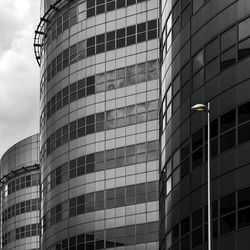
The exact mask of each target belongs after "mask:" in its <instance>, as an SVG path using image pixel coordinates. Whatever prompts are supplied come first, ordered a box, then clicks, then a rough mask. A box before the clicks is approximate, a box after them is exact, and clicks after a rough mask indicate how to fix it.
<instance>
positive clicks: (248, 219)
mask: <svg viewBox="0 0 250 250" xmlns="http://www.w3.org/2000/svg"><path fill="white" fill-rule="evenodd" d="M247 226H250V208H247V209H244V210H241V211H239V213H238V227H239V228H242V227H247Z"/></svg>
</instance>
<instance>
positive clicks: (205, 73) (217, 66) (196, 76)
mask: <svg viewBox="0 0 250 250" xmlns="http://www.w3.org/2000/svg"><path fill="white" fill-rule="evenodd" d="M248 19H249V18H248ZM248 19H244V20H242V21H241V22H239V23H237V24H235V25H233V26H231V28H232V27H234V28H235V32H236V34H235V35H236V41H235V43H233V45H231V46H229V47H227V48H226V49H224V50H223V51H221V48H220V47H221V46H220V44H219V47H218V51H217V52H216V53H215V55H214V56H213V57H211V56H210V55H206V54H205V53H204V52H203V54H204V66H203V67H201V68H200V70H199V71H195V72H194V70H193V69H191V71H192V72H191V73H192V90H193V91H196V90H198V89H199V88H200V87H202V86H203V85H204V84H205V83H206V82H207V81H208V80H211V79H212V78H213V77H215V76H216V75H217V74H220V72H221V71H223V70H225V69H226V68H228V67H230V66H232V65H235V64H236V63H238V62H239V61H241V60H243V59H245V58H247V57H249V55H250V34H246V36H245V37H243V38H242V39H241V40H239V35H237V34H239V26H240V25H241V24H242V23H244V22H247V21H248ZM229 30H230V29H229ZM227 31H228V28H227V30H226V31H223V32H222V33H221V34H219V35H217V36H216V37H213V38H212V39H211V40H210V41H209V42H208V43H207V44H205V45H204V47H203V48H201V49H200V50H199V52H201V51H205V50H206V49H207V48H208V47H209V46H210V45H211V44H212V43H214V42H215V40H219V42H220V41H221V36H222V35H223V34H224V33H226V32H227ZM163 32H164V31H163ZM164 33H166V32H164ZM162 43H163V42H161V44H162ZM244 43H245V44H247V45H245V47H244V49H243V50H242V51H240V46H241V45H242V44H244ZM242 46H243V45H242ZM163 49H164V48H162V47H161V51H162V50H163ZM231 50H233V54H234V56H233V58H234V59H233V60H231V59H232V58H231V59H230V58H229V59H228V60H226V61H224V66H225V67H224V66H222V67H221V63H220V62H221V58H222V57H223V53H224V54H226V53H229V52H230V51H231ZM199 52H198V53H199ZM198 53H196V54H195V55H194V57H193V58H195V56H196V55H197V54H198ZM240 53H241V55H240ZM225 56H226V55H225ZM161 62H162V64H164V58H163V57H162V52H161ZM184 68H185V66H184V67H183V68H182V69H181V70H180V72H183V71H184ZM189 78H190V77H189ZM198 81H199V82H198ZM164 82H165V81H164V80H163V81H162V83H163V84H164ZM185 82H186V81H185ZM182 83H184V82H183V80H182ZM196 83H198V85H197V84H196ZM194 84H196V85H195V86H194ZM165 92H166V90H165ZM165 92H164V93H162V96H164V95H165Z"/></svg>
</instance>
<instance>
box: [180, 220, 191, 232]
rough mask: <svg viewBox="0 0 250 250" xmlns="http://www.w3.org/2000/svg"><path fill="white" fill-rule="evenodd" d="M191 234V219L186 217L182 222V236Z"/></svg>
mask: <svg viewBox="0 0 250 250" xmlns="http://www.w3.org/2000/svg"><path fill="white" fill-rule="evenodd" d="M188 232H189V217H186V218H185V219H183V220H182V221H181V235H184V234H186V233H188Z"/></svg>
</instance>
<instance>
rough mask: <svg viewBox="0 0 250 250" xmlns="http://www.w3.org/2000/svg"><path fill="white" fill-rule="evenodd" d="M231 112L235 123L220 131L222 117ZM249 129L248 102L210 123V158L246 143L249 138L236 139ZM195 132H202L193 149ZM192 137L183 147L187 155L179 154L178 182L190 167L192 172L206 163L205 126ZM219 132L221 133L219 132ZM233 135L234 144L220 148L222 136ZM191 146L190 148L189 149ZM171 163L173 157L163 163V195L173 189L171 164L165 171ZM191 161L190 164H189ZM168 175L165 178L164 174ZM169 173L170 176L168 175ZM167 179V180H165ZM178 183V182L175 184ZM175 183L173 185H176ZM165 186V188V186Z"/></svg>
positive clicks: (249, 104)
mask: <svg viewBox="0 0 250 250" xmlns="http://www.w3.org/2000/svg"><path fill="white" fill-rule="evenodd" d="M240 110H243V111H242V112H244V113H242V114H243V119H242V118H241V119H240V118H239V112H240ZM232 111H234V112H236V115H235V122H233V123H229V126H227V127H226V129H225V130H222V131H221V125H220V124H221V122H222V118H221V117H223V116H225V115H227V114H228V113H232ZM244 126H246V127H250V102H246V103H243V104H241V105H240V106H238V108H236V109H233V110H230V111H228V112H227V113H225V114H223V115H221V116H220V117H218V118H216V119H215V120H213V121H211V144H213V143H214V147H215V146H216V150H215V151H213V152H211V157H212V158H213V157H216V156H218V154H219V153H223V152H224V151H226V150H230V149H232V148H233V147H235V146H237V145H240V144H242V143H245V142H248V141H249V140H250V137H247V136H245V137H243V136H242V137H241V138H242V141H239V139H238V137H239V131H240V128H242V127H244ZM197 131H202V133H200V136H199V138H200V142H199V143H198V144H197V143H196V144H195V147H193V146H194V145H193V138H194V135H195V134H196V133H197ZM197 131H196V132H195V133H194V134H193V135H192V136H191V138H192V144H191V142H189V140H188V141H186V142H185V143H184V144H186V145H185V147H188V148H189V149H188V151H189V153H183V156H182V154H181V162H180V164H179V165H178V166H179V167H180V172H181V173H180V176H181V177H180V179H179V181H180V180H181V179H182V178H184V177H185V176H186V175H187V174H188V173H189V172H190V171H191V168H190V166H192V170H193V169H194V168H196V167H198V166H201V165H202V164H204V162H205V161H207V155H206V153H205V152H207V125H206V126H205V127H204V128H201V129H200V130H197ZM220 131H221V132H220ZM230 133H233V134H234V143H233V144H232V145H229V146H228V147H226V148H225V147H222V142H223V141H222V140H221V138H223V136H225V135H227V134H230ZM191 146H192V147H191ZM204 150H205V151H204ZM194 157H198V158H195V159H196V160H197V162H195V161H194ZM172 161H173V157H171V158H169V159H167V160H166V161H165V162H166V163H165V165H164V167H163V169H162V173H161V175H162V176H165V178H161V184H160V185H161V187H162V190H165V193H166V194H167V195H168V194H169V193H170V191H171V190H172V188H173V172H174V169H172V164H171V165H170V166H171V168H170V169H171V170H170V171H169V170H167V168H168V166H169V164H168V162H172ZM190 161H191V163H190ZM190 164H191V165H190ZM166 172H167V173H168V174H167V176H166V174H165V173H166ZM170 173H171V174H170ZM166 178H167V179H166ZM168 183H170V186H169V187H166V186H167V184H168ZM177 183H178V182H177ZM177 183H175V184H177ZM165 185H166V186H165Z"/></svg>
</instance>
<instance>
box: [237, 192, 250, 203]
mask: <svg viewBox="0 0 250 250" xmlns="http://www.w3.org/2000/svg"><path fill="white" fill-rule="evenodd" d="M249 205H250V188H246V189H243V190H241V191H239V193H238V207H239V208H242V207H246V206H249Z"/></svg>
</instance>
